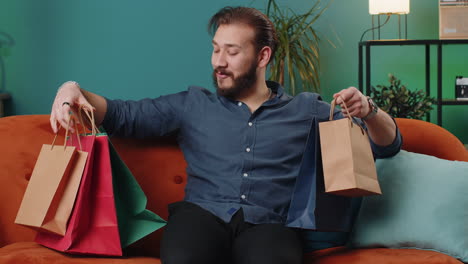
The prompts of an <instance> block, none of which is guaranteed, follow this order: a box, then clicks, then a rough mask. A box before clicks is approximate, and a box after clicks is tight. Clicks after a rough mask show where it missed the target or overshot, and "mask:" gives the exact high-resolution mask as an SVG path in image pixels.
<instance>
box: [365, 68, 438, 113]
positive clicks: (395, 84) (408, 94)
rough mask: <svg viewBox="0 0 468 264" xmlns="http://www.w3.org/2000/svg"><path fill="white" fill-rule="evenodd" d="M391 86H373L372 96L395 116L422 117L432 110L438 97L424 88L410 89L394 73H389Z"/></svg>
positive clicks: (386, 110)
mask: <svg viewBox="0 0 468 264" xmlns="http://www.w3.org/2000/svg"><path fill="white" fill-rule="evenodd" d="M388 77H389V79H388V81H389V82H390V85H389V86H385V85H377V88H375V87H371V98H372V99H373V100H374V102H375V103H376V104H377V105H378V106H379V107H380V108H381V109H382V110H383V111H385V112H387V113H388V114H390V115H391V116H393V117H403V118H412V119H422V118H423V117H424V115H425V114H426V113H428V112H429V111H431V110H432V105H433V104H434V103H435V102H436V99H435V98H433V97H429V96H427V95H426V93H425V92H424V91H423V90H417V91H410V90H408V89H407V88H406V86H404V85H401V81H400V80H398V79H397V78H396V77H395V76H394V75H392V74H389V75H388Z"/></svg>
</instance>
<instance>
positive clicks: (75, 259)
mask: <svg viewBox="0 0 468 264" xmlns="http://www.w3.org/2000/svg"><path fill="white" fill-rule="evenodd" d="M18 263H21V264H42V263H43V264H85V263H92V264H160V263H161V261H160V260H159V259H157V258H151V257H122V258H103V257H88V256H74V255H68V254H63V253H60V252H57V251H54V250H51V249H48V248H46V247H43V246H41V245H39V244H37V243H35V242H18V243H14V244H11V245H8V246H5V247H3V248H0V264H18Z"/></svg>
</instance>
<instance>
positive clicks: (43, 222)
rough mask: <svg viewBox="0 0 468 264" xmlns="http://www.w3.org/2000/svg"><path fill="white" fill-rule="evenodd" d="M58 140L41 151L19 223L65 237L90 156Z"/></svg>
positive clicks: (20, 209) (18, 219) (44, 146)
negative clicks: (60, 144)
mask: <svg viewBox="0 0 468 264" xmlns="http://www.w3.org/2000/svg"><path fill="white" fill-rule="evenodd" d="M67 133H68V131H67ZM56 138H57V137H55V139H56ZM55 139H54V142H53V143H52V145H43V146H42V148H41V151H40V153H39V156H38V159H37V161H36V164H35V166H34V169H33V172H32V175H31V178H30V180H29V183H28V186H27V188H26V192H25V194H24V197H23V200H22V202H21V205H20V208H19V211H18V214H17V216H16V220H15V223H17V224H21V225H25V226H29V227H32V228H34V229H36V230H43V231H48V232H53V233H56V234H59V235H64V234H65V231H66V227H67V223H68V220H69V217H70V214H71V211H72V209H73V205H74V203H75V198H76V194H77V191H78V186H79V184H80V180H81V177H82V173H83V169H84V166H85V163H86V157H87V155H88V154H87V153H86V152H83V151H77V150H76V148H75V147H70V146H54V143H55Z"/></svg>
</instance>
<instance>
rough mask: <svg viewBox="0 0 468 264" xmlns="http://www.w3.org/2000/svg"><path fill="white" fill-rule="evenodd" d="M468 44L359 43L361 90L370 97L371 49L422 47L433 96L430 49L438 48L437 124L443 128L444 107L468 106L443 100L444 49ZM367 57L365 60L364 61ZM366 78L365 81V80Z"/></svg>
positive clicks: (457, 41)
mask: <svg viewBox="0 0 468 264" xmlns="http://www.w3.org/2000/svg"><path fill="white" fill-rule="evenodd" d="M463 44H468V39H396V40H369V41H362V42H359V50H358V52H359V65H358V82H359V90H361V92H363V93H364V94H366V95H370V87H371V47H377V46H412V45H415V46H417V45H420V46H423V47H424V49H425V82H426V94H427V95H428V96H430V95H431V67H430V64H431V60H430V56H431V55H430V54H431V52H430V48H431V46H436V48H437V83H436V88H437V94H436V100H437V101H436V102H435V106H436V108H437V124H438V125H439V126H442V106H445V105H468V101H464V100H456V99H443V98H442V77H443V76H442V68H443V63H442V57H443V49H442V47H444V46H446V45H463ZM364 57H365V60H364V59H363V58H364ZM364 76H365V79H364ZM427 120H430V115H429V114H428V115H427Z"/></svg>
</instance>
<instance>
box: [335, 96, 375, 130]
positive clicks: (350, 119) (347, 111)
mask: <svg viewBox="0 0 468 264" xmlns="http://www.w3.org/2000/svg"><path fill="white" fill-rule="evenodd" d="M338 97H339V98H341V101H343V106H344V108H345V110H346V113H347V114H348V115H347V118H348V119H349V121H351V127H353V125H354V124H355V123H354V122H353V119H352V118H351V114H350V113H349V110H348V107H347V106H346V103H345V102H344V99H343V97H341V96H338ZM335 106H336V98H334V99H333V100H332V101H331V107H330V117H329V119H328V120H329V121H333V110H335ZM356 125H358V126H359V127H360V128H361V132H362V134H363V135H365V133H366V132H365V131H366V130H365V129H364V128H363V127H362V126H361V125H360V124H359V123H356Z"/></svg>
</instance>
